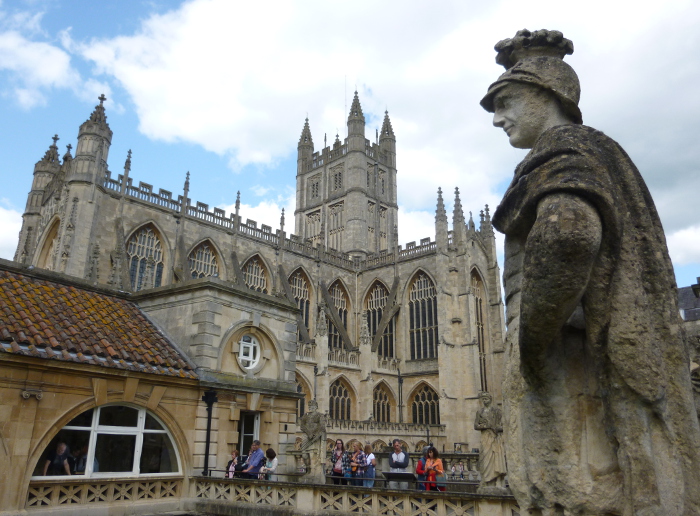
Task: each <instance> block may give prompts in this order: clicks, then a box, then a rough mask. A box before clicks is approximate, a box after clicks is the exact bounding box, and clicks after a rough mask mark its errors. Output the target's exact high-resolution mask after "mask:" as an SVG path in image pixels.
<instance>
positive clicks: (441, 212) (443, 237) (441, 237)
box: [435, 188, 447, 249]
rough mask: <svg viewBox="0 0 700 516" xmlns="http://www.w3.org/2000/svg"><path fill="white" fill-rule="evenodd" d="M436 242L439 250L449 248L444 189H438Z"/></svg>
mask: <svg viewBox="0 0 700 516" xmlns="http://www.w3.org/2000/svg"><path fill="white" fill-rule="evenodd" d="M435 242H436V243H437V246H438V248H439V249H446V248H447V211H445V203H444V202H443V200H442V188H438V198H437V208H436V209H435Z"/></svg>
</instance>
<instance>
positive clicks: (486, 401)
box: [481, 396, 492, 407]
mask: <svg viewBox="0 0 700 516" xmlns="http://www.w3.org/2000/svg"><path fill="white" fill-rule="evenodd" d="M481 401H482V402H483V404H484V407H488V406H489V405H491V401H492V400H491V398H490V397H489V396H484V397H483V398H481Z"/></svg>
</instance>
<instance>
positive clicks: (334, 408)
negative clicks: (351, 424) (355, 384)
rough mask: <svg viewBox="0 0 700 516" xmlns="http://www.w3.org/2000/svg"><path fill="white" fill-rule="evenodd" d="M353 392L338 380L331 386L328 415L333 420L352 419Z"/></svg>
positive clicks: (341, 380) (340, 379)
mask: <svg viewBox="0 0 700 516" xmlns="http://www.w3.org/2000/svg"><path fill="white" fill-rule="evenodd" d="M351 392H352V390H351V389H350V387H349V386H348V385H347V383H346V382H345V381H344V380H343V379H342V378H338V379H337V380H336V381H334V382H333V383H332V384H331V387H330V390H329V394H330V396H329V399H328V415H329V417H330V418H331V419H351V417H350V416H351V408H352V395H351Z"/></svg>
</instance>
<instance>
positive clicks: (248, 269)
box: [243, 256, 269, 294]
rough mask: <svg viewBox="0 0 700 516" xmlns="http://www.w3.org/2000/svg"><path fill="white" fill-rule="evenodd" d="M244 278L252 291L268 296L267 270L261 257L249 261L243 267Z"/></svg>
mask: <svg viewBox="0 0 700 516" xmlns="http://www.w3.org/2000/svg"><path fill="white" fill-rule="evenodd" d="M243 278H244V280H245V284H246V285H247V286H248V288H249V289H250V290H256V291H258V292H262V293H263V294H268V293H269V291H268V286H267V270H266V269H265V266H264V265H263V264H262V260H261V259H260V257H258V256H255V257H253V258H251V259H250V260H248V261H247V262H246V263H245V265H244V266H243Z"/></svg>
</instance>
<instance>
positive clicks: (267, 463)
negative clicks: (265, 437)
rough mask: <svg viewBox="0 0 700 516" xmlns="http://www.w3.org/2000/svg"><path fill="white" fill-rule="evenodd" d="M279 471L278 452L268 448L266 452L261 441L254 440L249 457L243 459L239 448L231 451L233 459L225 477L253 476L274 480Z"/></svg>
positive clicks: (227, 467) (259, 478)
mask: <svg viewBox="0 0 700 516" xmlns="http://www.w3.org/2000/svg"><path fill="white" fill-rule="evenodd" d="M276 473H277V453H276V452H275V450H273V449H272V448H268V449H267V451H266V452H265V453H263V451H262V449H260V441H258V440H257V439H256V440H255V441H253V444H252V445H251V446H250V452H249V453H248V458H247V459H246V460H245V461H244V460H242V459H241V457H240V455H239V453H238V450H233V451H232V452H231V460H230V461H228V464H227V465H226V475H225V478H234V477H238V478H252V479H258V480H272V477H273V475H275V474H276Z"/></svg>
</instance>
